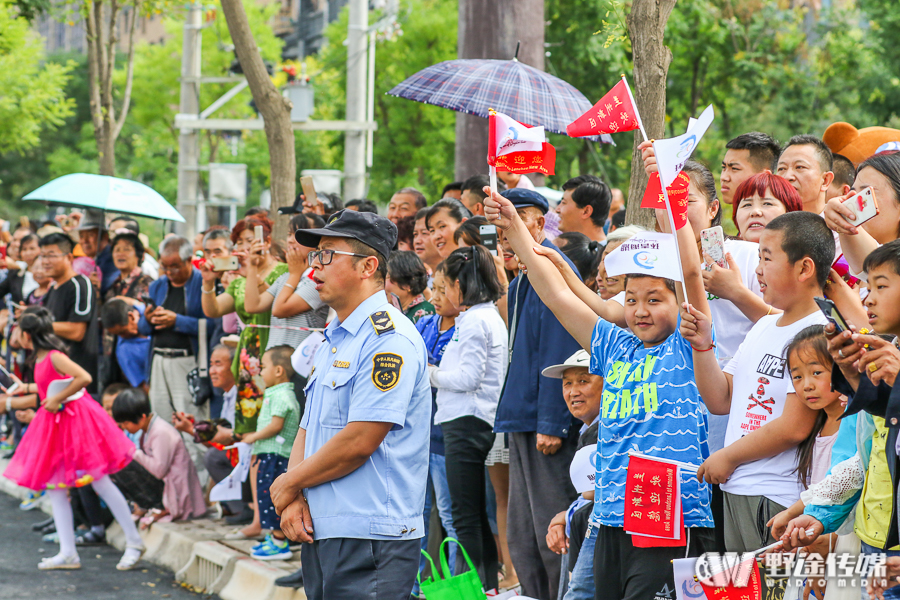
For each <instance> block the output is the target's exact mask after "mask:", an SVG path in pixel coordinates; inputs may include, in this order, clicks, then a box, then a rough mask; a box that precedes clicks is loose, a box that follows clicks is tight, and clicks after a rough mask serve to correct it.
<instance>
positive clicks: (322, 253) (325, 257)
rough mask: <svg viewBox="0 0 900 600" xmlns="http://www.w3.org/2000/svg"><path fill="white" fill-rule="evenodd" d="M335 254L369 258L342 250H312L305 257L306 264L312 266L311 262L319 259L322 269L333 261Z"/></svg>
mask: <svg viewBox="0 0 900 600" xmlns="http://www.w3.org/2000/svg"><path fill="white" fill-rule="evenodd" d="M335 254H343V255H344V256H357V257H359V258H369V257H368V256H367V255H365V254H355V253H353V252H344V251H343V250H313V251H312V252H310V253H309V254H307V255H306V262H308V263H309V266H312V264H313V262H314V261H315V260H316V259H319V264H321V265H322V266H323V267H324V266H326V265H330V264H331V261H332V260H334V255H335Z"/></svg>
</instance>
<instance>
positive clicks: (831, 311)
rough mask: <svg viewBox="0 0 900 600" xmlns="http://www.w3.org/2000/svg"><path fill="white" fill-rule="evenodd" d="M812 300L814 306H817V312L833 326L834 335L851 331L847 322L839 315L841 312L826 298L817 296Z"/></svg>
mask: <svg viewBox="0 0 900 600" xmlns="http://www.w3.org/2000/svg"><path fill="white" fill-rule="evenodd" d="M814 300H815V301H816V304H818V305H819V310H821V311H822V313H823V314H824V315H825V318H826V319H828V322H829V323H833V324H834V329H835V332H836V333H841V332H842V331H851V328H850V325H849V324H848V323H847V320H846V319H844V316H843V315H841V311H839V310H838V309H837V306H835V305H834V302H832V301H831V300H829V299H827V298H819V297H818V296H817V297H816V298H814Z"/></svg>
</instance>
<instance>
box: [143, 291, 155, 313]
mask: <svg viewBox="0 0 900 600" xmlns="http://www.w3.org/2000/svg"><path fill="white" fill-rule="evenodd" d="M141 302H143V303H144V314H147V313H148V312H152V311H153V310H155V309H156V303H155V302H154V301H153V298H151V297H150V296H149V295H147V294H144V295H143V296H141Z"/></svg>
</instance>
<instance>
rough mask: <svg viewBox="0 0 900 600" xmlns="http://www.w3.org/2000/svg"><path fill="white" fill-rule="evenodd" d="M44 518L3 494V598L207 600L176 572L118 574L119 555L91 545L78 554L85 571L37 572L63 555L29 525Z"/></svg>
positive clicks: (146, 566)
mask: <svg viewBox="0 0 900 600" xmlns="http://www.w3.org/2000/svg"><path fill="white" fill-rule="evenodd" d="M45 518H46V515H45V514H44V513H43V512H40V511H38V510H33V511H30V512H22V511H20V510H19V508H18V500H16V499H14V498H12V497H10V496H7V495H6V494H3V493H0V598H2V599H4V600H6V599H10V600H12V599H15V600H53V599H56V598H60V599H65V600H158V599H160V598H171V599H173V600H204V599H206V598H208V596H201V595H198V594H194V593H192V592H189V591H188V590H186V589H184V588H182V587H181V586H179V585H178V584H177V583H175V581H174V579H173V577H172V573H170V572H169V571H167V570H165V569H162V568H159V567H157V566H155V565H151V564H150V563H147V562H141V563H139V564H138V566H137V568H135V569H133V570H131V571H127V572H119V571H116V563H117V562H118V561H119V558H120V557H121V553H120V552H119V551H118V550H116V549H115V548H112V547H111V546H105V545H103V546H89V547H85V548H82V549H81V550H80V551H79V555H80V556H81V569H79V570H74V571H47V572H43V571H38V570H37V564H38V562H40V560H41V558H43V557H45V556H52V555H54V554H56V553H57V552H58V551H59V547H58V546H57V545H55V544H44V543H42V542H41V536H40V535H39V534H37V533H34V532H32V531H31V524H32V523H34V522H36V521H42V520H43V519H45Z"/></svg>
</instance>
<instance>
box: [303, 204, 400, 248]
mask: <svg viewBox="0 0 900 600" xmlns="http://www.w3.org/2000/svg"><path fill="white" fill-rule="evenodd" d="M323 237H339V238H353V239H354V240H357V241H359V242H362V243H363V244H365V245H366V246H369V247H370V248H372V249H374V250H376V251H378V252H379V253H380V254H381V255H382V256H383V257H384V258H385V260H387V258H388V257H389V256H390V254H391V249H392V248H393V247H394V246H396V245H397V226H396V225H394V224H393V223H392V222H391V221H389V220H387V219H385V218H384V217H382V216H379V215H376V214H374V213H368V212H356V211H355V210H348V209H344V210H339V211H338V212H336V213H334V214H333V215H331V217H330V218H329V219H328V224H327V225H325V227H323V228H322V229H298V230H297V231H296V232H295V233H294V239H295V240H297V243H298V244H300V245H302V246H307V247H309V248H315V247H316V246H318V245H319V239H321V238H323Z"/></svg>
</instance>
